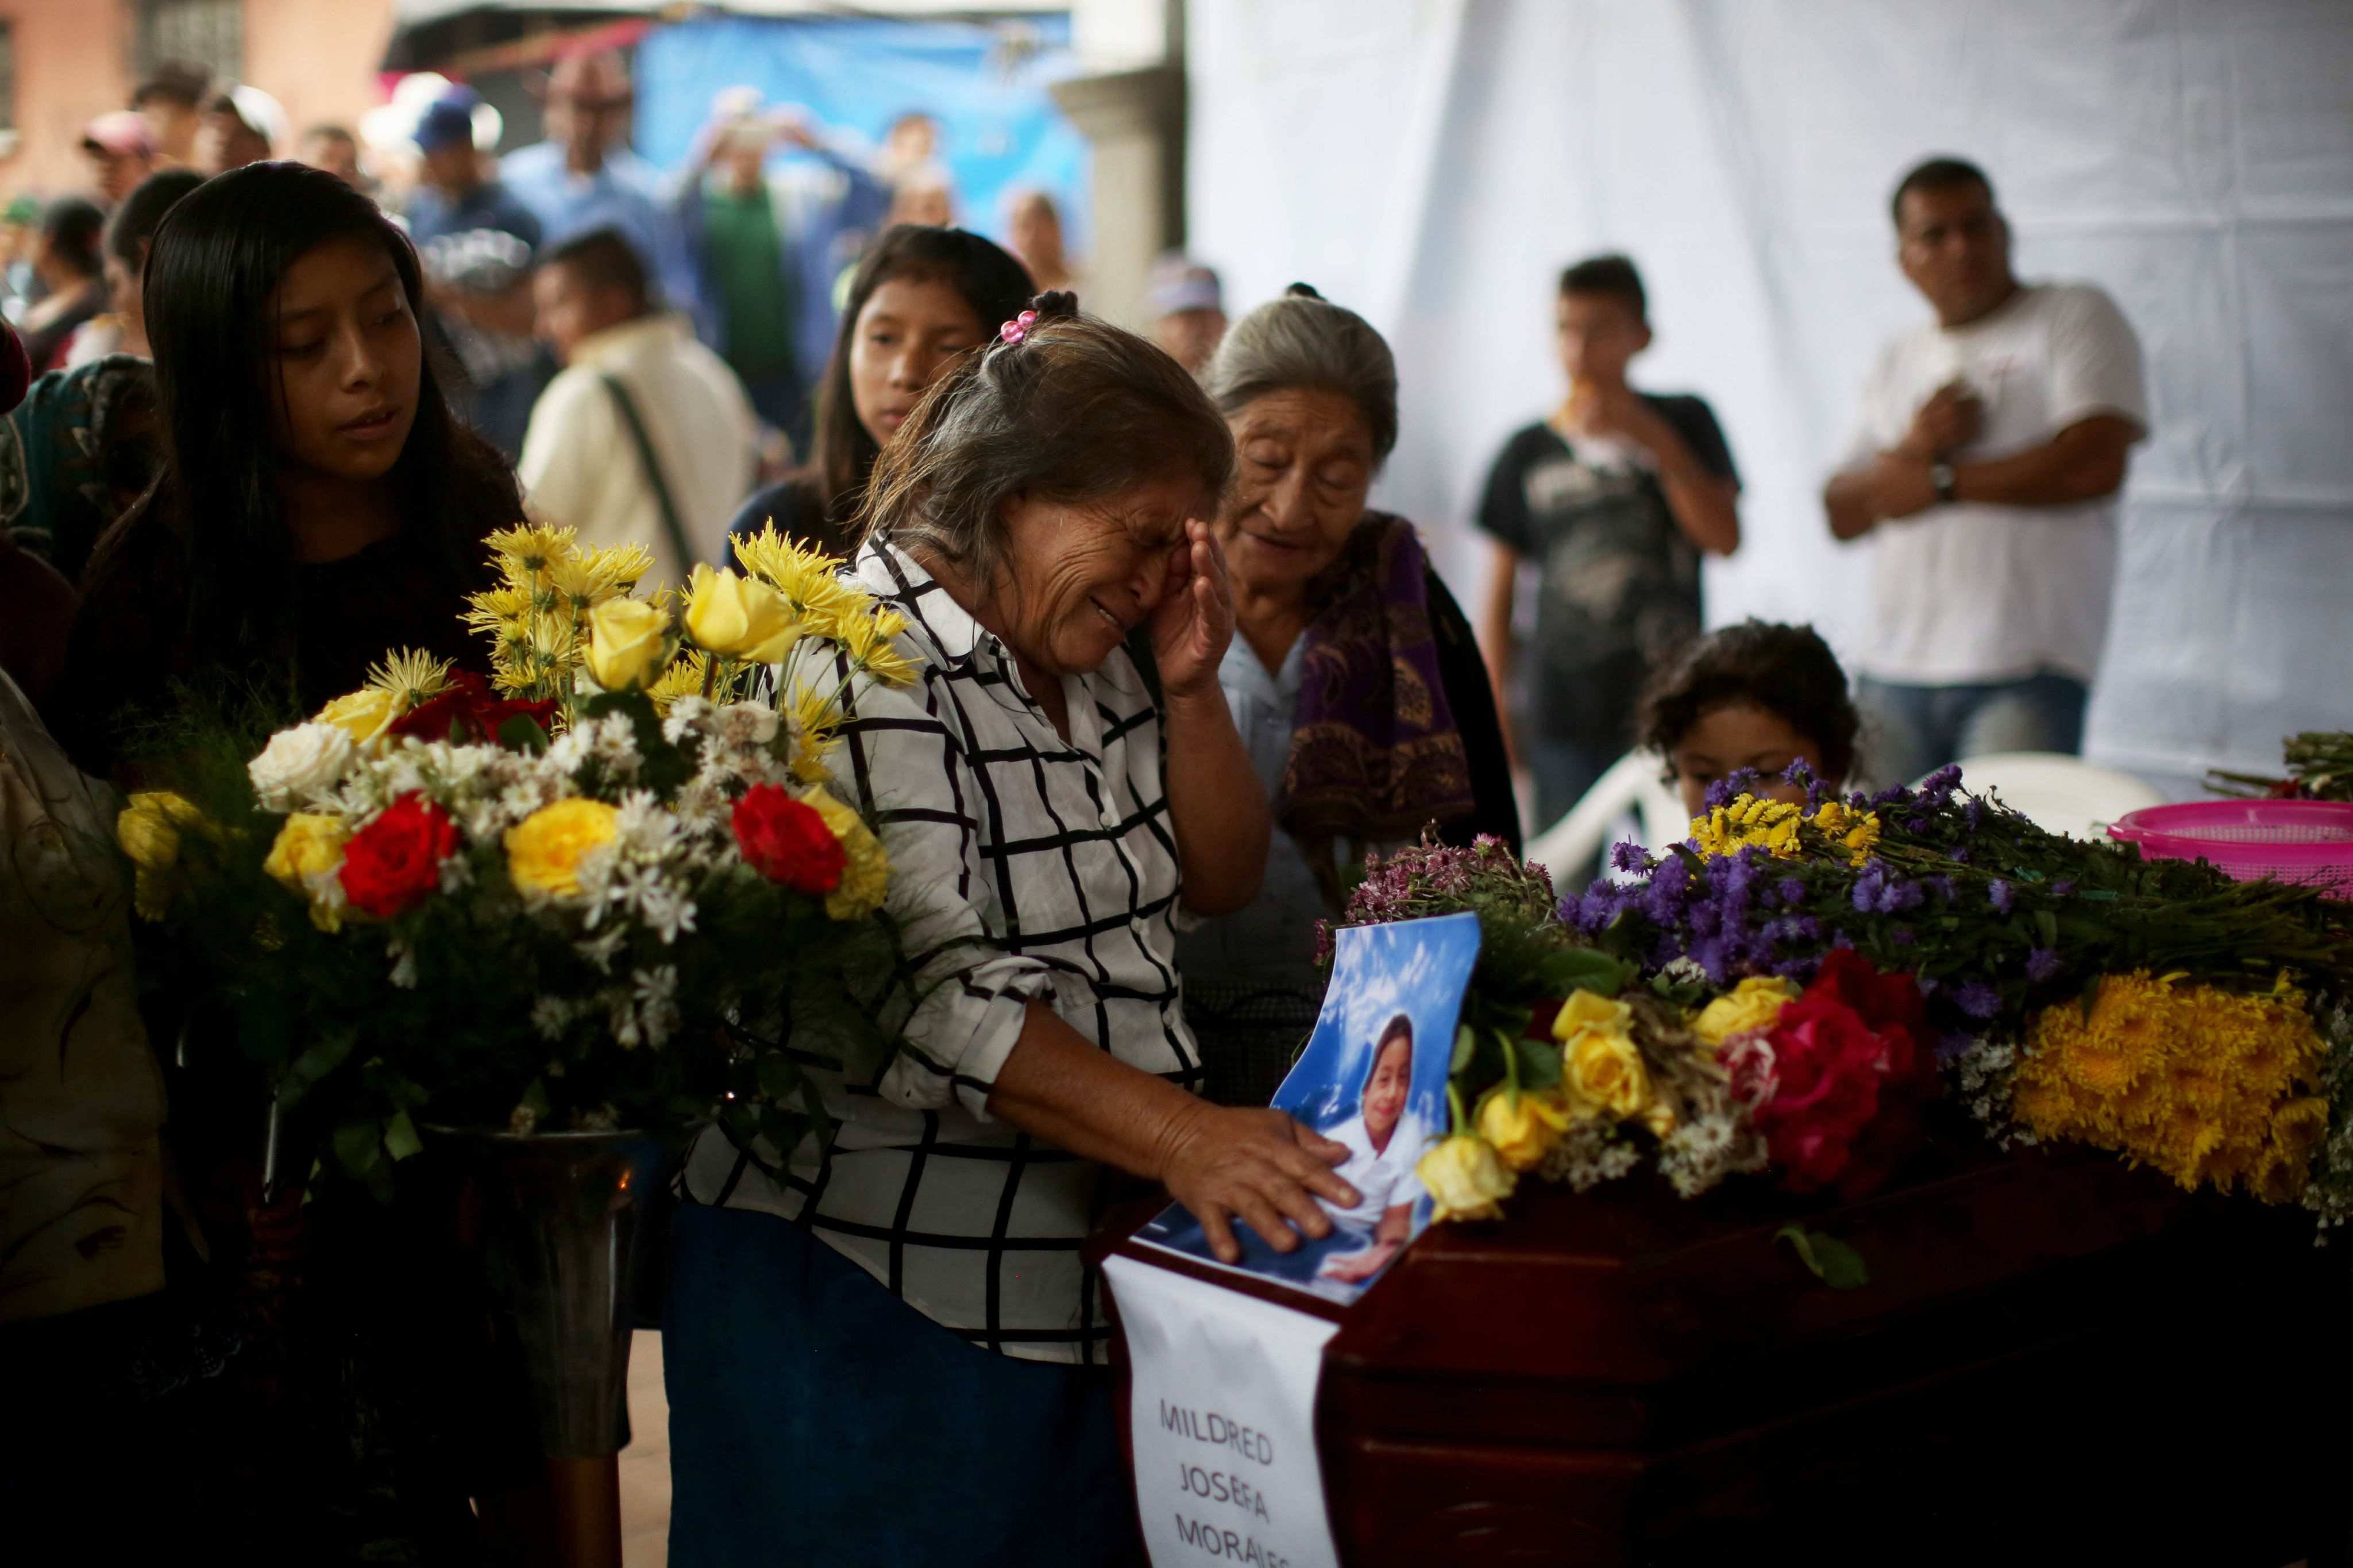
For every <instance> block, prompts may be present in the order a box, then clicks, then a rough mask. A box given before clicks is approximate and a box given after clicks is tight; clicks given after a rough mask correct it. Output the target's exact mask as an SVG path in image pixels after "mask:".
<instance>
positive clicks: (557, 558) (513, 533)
mask: <svg viewBox="0 0 2353 1568" xmlns="http://www.w3.org/2000/svg"><path fill="white" fill-rule="evenodd" d="M574 538H575V535H574V533H573V531H572V530H570V529H568V528H546V527H543V526H541V525H539V524H537V523H533V524H528V525H526V526H524V527H522V528H506V529H501V530H500V531H498V532H496V533H493V534H491V536H490V537H489V538H488V539H486V540H484V541H483V543H485V544H487V545H489V546H490V547H491V553H492V554H494V555H497V556H499V557H500V558H501V560H502V561H503V562H505V563H509V564H512V566H513V567H514V568H515V569H516V570H517V571H520V572H522V573H524V574H528V575H530V576H533V577H536V576H541V575H543V574H546V573H548V572H551V571H553V570H554V567H555V565H556V563H558V562H561V561H565V560H567V559H569V558H570V557H571V555H572V542H573V540H574Z"/></svg>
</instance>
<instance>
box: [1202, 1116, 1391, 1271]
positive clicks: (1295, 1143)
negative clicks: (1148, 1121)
mask: <svg viewBox="0 0 2353 1568" xmlns="http://www.w3.org/2000/svg"><path fill="white" fill-rule="evenodd" d="M1347 1157H1348V1147H1347V1145H1346V1144H1345V1143H1335V1142H1333V1141H1332V1140H1331V1139H1329V1138H1325V1137H1322V1136H1320V1135H1318V1134H1316V1133H1314V1132H1311V1131H1308V1130H1307V1129H1306V1128H1304V1127H1303V1126H1301V1125H1300V1124H1299V1123H1298V1122H1296V1121H1293V1120H1292V1119H1291V1117H1290V1116H1289V1115H1287V1114H1285V1113H1284V1112H1282V1111H1280V1110H1234V1109H1229V1108H1228V1107H1225V1106H1218V1105H1211V1104H1209V1103H1208V1101H1206V1100H1204V1101H1201V1102H1200V1103H1199V1108H1198V1110H1196V1111H1194V1112H1193V1113H1192V1114H1191V1115H1189V1116H1187V1117H1185V1118H1183V1119H1182V1120H1181V1121H1180V1122H1179V1123H1178V1124H1177V1125H1176V1126H1175V1127H1174V1128H1172V1129H1171V1131H1170V1133H1169V1137H1168V1142H1167V1143H1166V1148H1165V1151H1164V1152H1163V1154H1162V1156H1161V1160H1160V1180H1161V1183H1162V1184H1164V1185H1165V1186H1166V1187H1167V1189H1168V1193H1169V1195H1170V1196H1172V1197H1174V1198H1175V1199H1176V1201H1177V1202H1178V1203H1180V1204H1183V1205H1185V1207H1186V1208H1187V1210H1188V1211H1189V1212H1190V1213H1191V1214H1192V1215H1193V1217H1194V1218H1195V1219H1198V1220H1199V1221H1200V1222H1201V1229H1202V1231H1203V1233H1204V1234H1205V1235H1207V1237H1208V1241H1209V1250H1210V1251H1212V1252H1214V1253H1216V1254H1217V1256H1218V1258H1219V1260H1220V1261H1222V1262H1226V1263H1237V1262H1240V1260H1241V1255H1242V1249H1241V1244H1240V1243H1239V1242H1237V1241H1236V1240H1235V1239H1234V1231H1233V1221H1235V1220H1237V1219H1240V1220H1246V1221H1248V1222H1249V1224H1250V1228H1251V1229H1252V1230H1254V1231H1256V1232H1258V1234H1259V1235H1260V1236H1261V1237H1264V1238H1265V1239H1266V1244H1267V1245H1268V1246H1269V1247H1273V1248H1274V1249H1275V1250H1276V1251H1277V1252H1292V1251H1295V1250H1296V1249H1297V1248H1298V1247H1299V1235H1298V1234H1296V1233H1294V1232H1293V1226H1297V1227H1298V1232H1299V1233H1303V1234H1305V1235H1306V1236H1307V1237H1310V1238H1312V1239H1315V1240H1321V1239H1322V1238H1324V1237H1327V1236H1329V1235H1331V1234H1332V1216H1331V1215H1328V1214H1326V1213H1324V1209H1323V1208H1322V1206H1321V1205H1318V1204H1317V1203H1316V1201H1315V1200H1316V1199H1317V1198H1319V1197H1321V1198H1328V1199H1329V1200H1331V1201H1332V1202H1333V1203H1335V1204H1338V1205H1341V1206H1342V1207H1344V1208H1345V1207H1350V1206H1353V1205H1355V1204H1356V1202H1357V1194H1356V1189H1355V1188H1354V1187H1352V1186H1350V1185H1349V1184H1347V1183H1345V1182H1344V1181H1342V1180H1341V1179H1340V1178H1339V1176H1338V1175H1336V1174H1335V1173H1334V1172H1333V1169H1332V1167H1333V1166H1335V1165H1337V1164H1339V1163H1341V1162H1342V1161H1344V1160H1345V1159H1346V1158H1347Z"/></svg>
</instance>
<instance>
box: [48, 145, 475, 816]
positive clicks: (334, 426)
mask: <svg viewBox="0 0 2353 1568" xmlns="http://www.w3.org/2000/svg"><path fill="white" fill-rule="evenodd" d="M143 295H144V299H145V302H146V313H147V333H148V338H149V340H150V342H152V343H153V346H154V351H155V386H156V398H157V405H158V416H159V423H160V425H161V426H162V445H163V457H164V461H163V468H162V473H161V476H160V478H159V479H158V480H157V483H156V487H155V489H154V490H153V492H151V493H150V495H149V496H148V497H146V498H145V499H144V500H142V501H141V502H140V503H138V504H136V505H134V506H133V507H132V509H131V510H129V511H126V512H125V513H124V514H123V515H122V517H121V519H119V520H118V521H116V523H115V524H114V526H113V527H112V528H111V529H109V530H108V531H107V533H106V535H105V536H104V537H103V538H101V539H100V541H99V543H98V545H97V547H96V548H95V549H94V550H93V552H91V557H90V565H89V567H88V569H87V570H86V571H85V573H84V574H83V579H82V606H81V610H80V613H79V616H78V617H77V619H76V623H75V627H74V633H73V637H72V642H71V646H70V647H69V652H68V656H67V667H66V672H65V674H64V676H63V677H62V678H61V679H60V680H59V681H58V685H57V686H56V687H55V688H54V689H53V690H52V693H51V696H50V699H49V702H48V717H49V720H50V723H51V728H52V729H53V730H54V731H57V733H58V735H59V736H60V737H61V738H62V739H64V740H65V742H66V744H67V746H68V749H69V752H71V753H72V754H73V756H74V757H75V759H76V760H77V761H78V762H79V763H81V764H82V765H83V766H84V767H85V768H89V769H90V770H91V771H93V772H103V771H105V770H106V769H107V768H108V767H109V766H110V765H111V763H112V762H113V760H114V757H115V754H116V746H117V742H118V740H119V736H120V731H121V724H122V722H123V721H124V720H125V719H126V718H128V717H131V716H132V715H134V714H135V713H137V712H138V711H140V710H153V709H154V708H155V707H157V706H158V705H159V704H161V703H163V702H164V701H165V700H169V698H170V695H171V693H172V691H173V689H174V685H175V684H179V685H185V686H190V687H196V688H200V689H201V688H204V687H207V686H211V685H216V684H218V683H224V682H227V683H234V684H235V685H236V686H237V687H239V688H241V689H247V690H249V691H250V692H251V693H252V694H254V695H255V696H257V697H259V699H261V700H263V701H264V702H265V703H266V704H268V705H269V706H272V707H277V708H282V709H283V710H286V711H287V712H289V713H291V712H294V711H298V710H300V711H309V710H314V709H316V708H317V707H318V706H319V705H321V704H322V703H323V702H325V701H326V700H328V699H330V698H332V697H335V696H338V695H340V694H341V693H343V692H344V691H348V690H350V689H353V688H354V687H356V686H358V685H359V684H360V683H361V682H362V681H363V680H364V679H365V677H366V674H367V669H368V667H369V666H370V665H371V664H373V663H375V661H377V660H378V659H381V658H383V657H384V656H385V652H386V651H387V650H389V649H392V648H396V647H421V648H424V649H427V650H428V651H430V652H432V653H435V654H438V655H440V656H442V657H445V658H454V659H463V660H467V661H469V662H478V661H479V660H480V658H481V651H480V648H479V647H478V646H477V645H478V643H479V639H477V638H472V637H469V636H468V634H467V633H466V632H465V630H464V628H463V626H461V625H460V622H459V616H460V615H461V614H462V612H463V610H464V608H465V605H464V598H465V595H466V594H467V593H469V592H470V591H471V590H473V589H474V588H476V587H478V586H480V585H481V584H483V583H484V582H485V581H486V580H487V578H486V573H487V567H486V566H485V564H484V554H483V551H482V546H481V541H482V539H483V537H484V536H485V535H486V534H488V533H490V532H491V531H493V530H495V529H498V528H501V527H504V526H508V525H510V524H512V523H516V522H520V521H522V502H521V500H520V497H519V495H518V493H517V490H516V488H515V482H514V479H513V476H512V473H511V472H510V471H509V470H508V469H507V468H506V466H505V465H504V463H503V462H501V459H500V458H499V457H498V455H497V453H495V452H494V451H492V450H491V447H488V446H487V445H485V444H484V443H483V442H482V441H481V440H480V439H479V438H478V437H474V436H473V435H472V434H470V432H468V431H467V430H466V429H465V428H464V427H463V426H460V425H459V423H458V421H457V419H456V418H455V417H454V416H452V415H451V413H450V411H449V406H448V402H447V401H446V399H445V398H444V396H443V394H442V390H441V383H440V379H439V377H438V374H436V370H435V367H434V365H433V363H432V362H431V359H430V358H429V357H428V356H427V354H426V353H425V350H424V342H423V339H422V338H421V337H420V335H419V333H418V330H417V321H418V316H419V311H420V310H422V308H423V303H424V283H423V279H422V277H421V275H420V273H419V271H418V268H417V253H416V251H415V249H414V248H413V247H411V246H410V245H409V243H408V240H407V237H406V236H404V235H403V234H402V233H401V232H400V231H399V230H398V229H397V228H396V227H395V226H393V225H392V223H391V222H390V221H389V220H388V219H386V218H385V216H384V215H383V213H382V212H380V211H379V210H378V209H377V207H376V205H375V203H374V202H372V201H370V200H369V199H368V198H367V197H365V196H364V195H360V194H359V193H358V192H356V191H354V190H353V189H352V188H351V187H350V186H348V185H346V184H343V182H342V181H341V180H338V179H336V178H335V177H334V176H333V175H332V174H325V173H323V172H322V171H320V170H316V169H311V168H305V167H303V166H301V165H300V164H294V163H256V164H250V165H248V166H247V167H245V168H242V169H237V170H235V171H232V172H231V173H229V174H223V175H219V176H217V177H216V178H214V179H212V180H209V181H207V182H206V184H203V185H202V186H200V187H199V188H197V189H196V190H195V191H194V192H192V193H190V194H189V195H187V196H185V197H184V198H183V199H182V200H181V201H180V202H179V203H178V205H175V206H174V207H173V209H172V211H171V213H170V215H169V216H167V217H166V218H165V219H164V223H163V225H162V226H161V227H160V228H159V229H158V230H157V231H156V235H155V239H154V243H153V248H152V250H151V251H150V253H149V256H148V259H147V267H146V272H145V279H144V287H143Z"/></svg>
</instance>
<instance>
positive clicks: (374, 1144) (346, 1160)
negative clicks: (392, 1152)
mask: <svg viewBox="0 0 2353 1568" xmlns="http://www.w3.org/2000/svg"><path fill="white" fill-rule="evenodd" d="M330 1142H331V1143H332V1147H333V1148H334V1151H335V1160H336V1162H337V1163H339V1164H341V1165H342V1166H343V1169H344V1170H345V1171H346V1172H347V1173H350V1174H351V1175H352V1176H353V1177H355V1178H356V1179H358V1180H360V1181H363V1182H364V1181H367V1180H368V1178H369V1177H370V1176H371V1175H372V1174H373V1173H374V1172H375V1167H376V1166H377V1165H379V1164H381V1163H383V1159H384V1129H382V1128H381V1127H379V1126H377V1125H376V1124H375V1122H374V1121H346V1122H344V1123H343V1125H342V1126H341V1127H338V1128H336V1129H335V1131H334V1136H333V1138H332V1140H331V1141H330Z"/></svg>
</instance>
